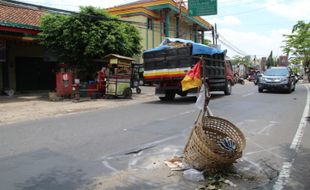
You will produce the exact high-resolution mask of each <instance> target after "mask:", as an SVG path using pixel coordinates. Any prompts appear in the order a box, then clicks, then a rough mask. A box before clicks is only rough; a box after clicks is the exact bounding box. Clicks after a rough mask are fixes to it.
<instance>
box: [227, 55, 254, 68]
mask: <svg viewBox="0 0 310 190" xmlns="http://www.w3.org/2000/svg"><path fill="white" fill-rule="evenodd" d="M231 62H232V64H234V65H237V64H241V65H245V66H248V67H249V66H250V65H251V57H250V56H245V57H241V56H239V55H235V56H234V57H233V58H232V60H231Z"/></svg>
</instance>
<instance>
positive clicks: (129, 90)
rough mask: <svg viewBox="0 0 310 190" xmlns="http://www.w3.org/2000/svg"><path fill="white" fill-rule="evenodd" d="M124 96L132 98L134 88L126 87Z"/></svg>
mask: <svg viewBox="0 0 310 190" xmlns="http://www.w3.org/2000/svg"><path fill="white" fill-rule="evenodd" d="M123 96H124V98H131V96H132V90H131V88H126V89H125V90H124V92H123Z"/></svg>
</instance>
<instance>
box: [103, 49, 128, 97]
mask: <svg viewBox="0 0 310 190" xmlns="http://www.w3.org/2000/svg"><path fill="white" fill-rule="evenodd" d="M104 59H105V60H106V61H107V62H108V65H107V70H106V96H107V97H124V98H131V96H132V90H131V77H132V62H133V59H132V58H130V57H125V56H121V55H116V54H109V55H107V56H105V57H104Z"/></svg>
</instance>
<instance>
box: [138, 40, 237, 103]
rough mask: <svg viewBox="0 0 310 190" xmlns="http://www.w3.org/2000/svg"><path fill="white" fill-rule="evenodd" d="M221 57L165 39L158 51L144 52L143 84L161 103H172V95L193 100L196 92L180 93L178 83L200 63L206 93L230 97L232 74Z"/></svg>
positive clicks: (187, 42) (222, 53)
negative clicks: (150, 86)
mask: <svg viewBox="0 0 310 190" xmlns="http://www.w3.org/2000/svg"><path fill="white" fill-rule="evenodd" d="M225 57H226V50H225V51H223V50H220V49H217V48H212V47H209V46H206V45H203V44H200V43H195V42H193V41H191V40H184V39H178V38H167V39H165V40H164V41H163V42H162V43H161V44H160V46H159V47H157V48H154V49H150V50H146V51H144V53H143V59H144V74H143V76H144V80H145V82H147V83H151V84H153V85H154V86H155V87H156V88H155V95H157V96H158V97H159V99H160V100H162V101H172V100H174V99H175V96H176V94H178V95H179V96H182V97H184V96H196V95H197V90H198V89H197V88H196V89H195V88H194V89H190V90H187V91H182V86H181V81H182V79H183V78H184V77H185V75H186V73H187V71H189V70H190V69H191V68H192V67H193V66H194V65H195V64H196V63H197V62H198V61H199V60H200V59H203V60H204V61H205V75H206V77H205V78H206V82H207V84H208V87H209V90H210V91H223V92H224V94H225V95H230V94H231V92H232V86H233V85H234V82H233V81H234V80H233V71H232V66H231V63H230V61H229V60H225ZM201 71H203V69H201ZM201 78H203V77H201Z"/></svg>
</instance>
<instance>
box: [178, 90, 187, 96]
mask: <svg viewBox="0 0 310 190" xmlns="http://www.w3.org/2000/svg"><path fill="white" fill-rule="evenodd" d="M177 94H178V95H179V96H182V97H185V96H187V91H185V92H184V91H182V92H178V93H177Z"/></svg>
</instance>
